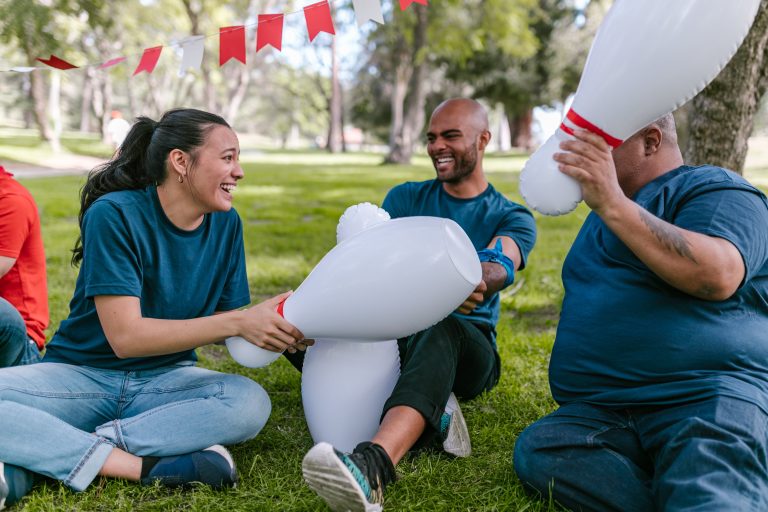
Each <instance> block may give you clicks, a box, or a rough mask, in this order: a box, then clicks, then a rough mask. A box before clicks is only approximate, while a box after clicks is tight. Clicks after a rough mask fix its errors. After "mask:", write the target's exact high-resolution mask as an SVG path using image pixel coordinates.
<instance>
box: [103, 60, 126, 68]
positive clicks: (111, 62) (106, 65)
mask: <svg viewBox="0 0 768 512" xmlns="http://www.w3.org/2000/svg"><path fill="white" fill-rule="evenodd" d="M124 60H125V57H115V58H114V59H109V60H108V61H107V62H105V63H104V64H102V65H101V66H99V69H107V68H111V67H112V66H115V65H117V64H120V63H121V62H123V61H124Z"/></svg>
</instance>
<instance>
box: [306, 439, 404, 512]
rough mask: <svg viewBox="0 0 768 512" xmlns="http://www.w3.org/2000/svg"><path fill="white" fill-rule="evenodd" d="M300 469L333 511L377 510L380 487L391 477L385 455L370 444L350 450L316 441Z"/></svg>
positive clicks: (392, 476) (391, 471)
mask: <svg viewBox="0 0 768 512" xmlns="http://www.w3.org/2000/svg"><path fill="white" fill-rule="evenodd" d="M301 470H302V473H303V475H304V480H305V481H306V482H307V485H308V486H309V488H310V489H312V490H313V491H315V493H317V495H318V496H320V497H321V498H323V500H325V502H326V503H327V504H328V506H329V507H330V508H331V510H333V511H334V512H380V511H381V510H382V503H383V502H384V487H385V486H386V485H387V484H389V483H390V482H392V481H394V479H395V468H394V466H392V462H391V461H390V460H389V456H387V454H386V452H385V451H384V449H383V448H382V447H381V446H379V445H374V444H372V443H360V444H359V445H358V446H357V447H356V448H355V450H354V452H352V453H343V452H340V451H338V450H336V449H335V448H334V447H333V446H331V445H330V444H328V443H318V444H316V445H315V446H314V447H313V448H312V449H311V450H309V451H308V452H307V454H306V455H305V456H304V460H303V461H302V463H301Z"/></svg>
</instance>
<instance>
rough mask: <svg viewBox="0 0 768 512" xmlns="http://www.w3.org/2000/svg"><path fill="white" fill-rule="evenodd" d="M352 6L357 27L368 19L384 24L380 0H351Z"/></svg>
mask: <svg viewBox="0 0 768 512" xmlns="http://www.w3.org/2000/svg"><path fill="white" fill-rule="evenodd" d="M352 6H353V7H354V8H355V17H356V18H357V26H358V27H359V26H362V25H363V24H364V23H365V22H366V21H368V20H373V21H375V22H376V23H381V24H382V25H383V24H384V16H383V15H382V14H381V0H352Z"/></svg>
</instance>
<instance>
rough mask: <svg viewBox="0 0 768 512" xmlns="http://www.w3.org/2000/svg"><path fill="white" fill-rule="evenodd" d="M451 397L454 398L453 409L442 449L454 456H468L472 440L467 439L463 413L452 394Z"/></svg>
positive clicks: (467, 434)
mask: <svg viewBox="0 0 768 512" xmlns="http://www.w3.org/2000/svg"><path fill="white" fill-rule="evenodd" d="M451 398H452V399H453V400H454V403H455V409H454V411H453V414H451V424H450V425H449V426H448V437H447V438H446V439H445V441H443V450H444V451H445V452H446V453H450V454H451V455H453V456H454V457H469V456H470V455H472V441H470V439H469V431H468V430H467V422H466V421H464V414H463V413H462V412H461V407H459V403H458V402H456V399H455V397H453V394H451Z"/></svg>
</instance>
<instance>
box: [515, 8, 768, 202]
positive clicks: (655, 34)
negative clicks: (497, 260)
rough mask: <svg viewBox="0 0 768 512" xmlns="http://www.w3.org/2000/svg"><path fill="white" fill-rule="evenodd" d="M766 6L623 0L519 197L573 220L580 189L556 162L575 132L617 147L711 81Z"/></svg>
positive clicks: (531, 163) (526, 172) (525, 175)
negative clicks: (581, 131) (562, 146)
mask: <svg viewBox="0 0 768 512" xmlns="http://www.w3.org/2000/svg"><path fill="white" fill-rule="evenodd" d="M759 5H760V0H738V1H733V0H674V1H670V0H617V1H615V2H614V3H613V5H612V6H611V8H610V10H609V11H608V14H607V15H606V17H605V19H604V20H603V22H602V24H601V25H600V28H599V29H598V32H597V35H596V36H595V40H594V41H593V43H592V48H591V49H590V51H589V56H588V57H587V62H586V64H585V65H584V70H583V72H582V76H581V80H580V82H579V86H578V88H577V90H576V94H575V96H574V100H573V104H572V106H571V108H570V110H569V111H568V113H567V114H566V116H565V119H564V120H563V122H562V124H561V125H560V127H559V128H558V130H557V131H556V132H555V134H554V135H552V137H550V138H549V140H547V141H546V142H545V143H544V144H543V145H542V146H541V147H540V148H539V149H538V150H537V151H536V152H535V153H534V154H533V155H532V156H531V158H530V159H529V160H528V162H527V163H526V165H525V167H524V168H523V172H522V173H521V175H520V193H521V194H522V196H523V198H524V199H525V201H526V202H527V203H528V205H529V206H530V207H531V208H533V209H535V210H536V211H538V212H541V213H543V214H546V215H561V214H564V213H567V212H569V211H571V210H573V209H574V208H576V206H577V205H578V203H579V201H581V197H582V196H581V188H580V186H579V184H578V183H577V182H576V181H575V180H573V179H572V178H571V177H569V176H566V175H565V174H563V173H561V172H560V171H559V170H558V168H557V163H556V162H555V161H554V160H553V159H552V155H553V154H554V153H556V152H558V151H560V148H559V144H560V142H561V141H563V140H565V139H567V138H570V137H571V136H572V135H571V134H572V133H573V130H574V128H581V129H586V130H589V131H591V132H593V133H596V134H598V135H600V136H601V137H603V139H604V140H605V141H606V142H608V144H610V145H611V146H612V147H614V148H616V147H618V146H619V145H620V144H621V143H622V141H623V140H625V139H627V138H628V137H630V136H631V135H633V134H634V133H635V132H637V131H638V130H639V129H641V128H643V127H644V126H647V125H648V124H650V123H651V122H653V121H655V120H656V119H658V118H659V117H661V116H663V115H665V114H667V113H669V112H671V111H673V110H674V109H676V108H677V107H679V106H680V105H682V104H683V103H685V102H686V101H688V100H689V99H691V98H692V97H693V96H695V95H696V94H697V93H698V92H699V91H701V90H702V89H703V88H704V87H706V85H707V84H708V83H709V82H711V81H712V80H713V79H714V78H715V77H716V76H717V74H718V73H719V72H720V70H722V69H723V67H725V65H726V64H727V63H728V61H729V60H730V59H731V57H732V56H733V54H734V53H736V50H737V49H738V47H739V45H740V44H741V42H742V40H743V39H744V37H745V36H746V35H747V32H748V31H749V28H750V26H751V25H752V21H753V19H754V17H755V14H756V13H757V9H758V7H759Z"/></svg>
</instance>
